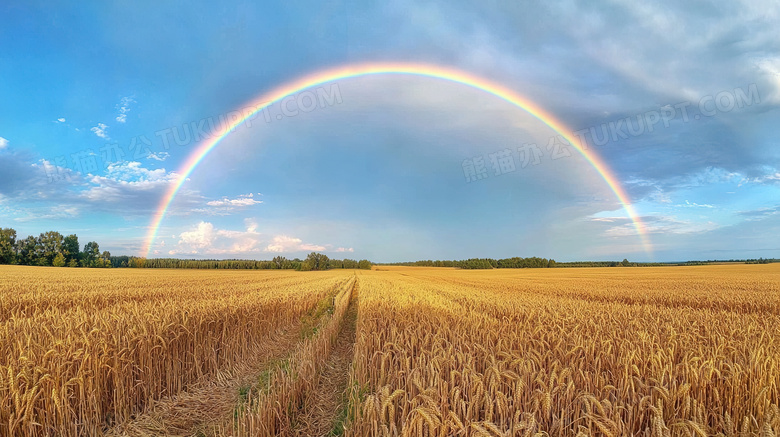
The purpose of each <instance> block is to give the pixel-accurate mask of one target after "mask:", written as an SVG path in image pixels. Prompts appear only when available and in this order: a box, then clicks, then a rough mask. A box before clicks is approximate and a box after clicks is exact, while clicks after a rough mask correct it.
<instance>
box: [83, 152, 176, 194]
mask: <svg viewBox="0 0 780 437" xmlns="http://www.w3.org/2000/svg"><path fill="white" fill-rule="evenodd" d="M89 176H90V177H89V182H90V183H91V184H92V185H93V186H92V187H91V188H89V189H87V190H85V191H83V192H82V193H81V195H80V196H81V197H82V198H84V199H88V200H93V201H99V202H105V201H122V202H124V201H128V200H130V199H133V198H136V197H138V196H139V195H140V194H149V195H153V194H156V193H159V192H160V191H162V190H164V189H165V188H167V187H168V186H169V185H170V184H173V183H176V182H178V181H179V179H180V178H179V175H178V174H177V173H175V172H170V173H169V172H167V171H165V169H164V168H159V169H154V170H151V169H148V168H144V167H142V166H141V163H140V162H135V161H131V162H118V163H113V164H109V166H108V168H107V169H106V173H105V175H103V176H97V175H89Z"/></svg>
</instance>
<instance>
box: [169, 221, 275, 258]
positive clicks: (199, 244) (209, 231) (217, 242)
mask: <svg viewBox="0 0 780 437" xmlns="http://www.w3.org/2000/svg"><path fill="white" fill-rule="evenodd" d="M162 246H164V244H162V243H161V244H160V247H162ZM261 251H262V250H261V234H260V233H259V232H257V230H256V225H253V224H252V223H248V224H247V229H246V230H244V231H236V230H228V229H217V228H215V227H214V225H213V224H212V223H209V222H204V221H201V222H200V223H198V224H197V225H196V226H195V227H194V228H193V229H191V230H189V231H185V232H182V233H181V234H179V241H178V243H177V244H176V246H175V247H174V248H173V249H171V250H169V251H168V254H169V255H247V254H258V253H260V252H261Z"/></svg>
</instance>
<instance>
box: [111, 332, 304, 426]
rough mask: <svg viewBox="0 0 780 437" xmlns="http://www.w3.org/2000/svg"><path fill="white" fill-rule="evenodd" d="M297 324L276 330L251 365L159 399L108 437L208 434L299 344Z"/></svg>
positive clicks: (264, 343)
mask: <svg viewBox="0 0 780 437" xmlns="http://www.w3.org/2000/svg"><path fill="white" fill-rule="evenodd" d="M300 328H301V327H300V324H299V323H295V324H293V325H290V326H287V327H285V328H282V329H280V330H278V331H276V332H275V333H274V334H271V335H269V336H268V338H267V339H266V341H264V342H263V349H262V350H261V351H259V353H258V356H261V357H263V358H262V359H259V360H257V361H256V362H254V363H250V364H248V365H245V366H242V367H241V368H237V369H234V370H233V371H232V372H231V373H229V374H222V375H218V376H217V378H215V380H212V381H209V382H207V383H204V384H202V385H199V386H195V387H193V388H192V389H190V390H187V391H186V392H182V393H178V394H177V395H175V396H172V397H169V398H164V399H161V400H160V401H157V402H155V403H154V404H153V405H152V406H151V408H149V409H147V410H146V411H145V412H144V413H142V414H141V415H139V416H138V417H137V418H135V420H133V421H131V422H126V423H122V424H119V425H118V426H116V427H114V428H113V429H111V430H109V431H108V432H106V434H105V435H106V436H110V437H119V436H122V437H141V436H143V437H147V436H160V435H164V436H182V437H184V436H193V435H209V434H211V431H212V430H211V427H212V426H213V425H214V424H216V423H218V422H219V421H220V420H222V419H224V417H225V416H228V415H230V414H231V412H232V410H233V409H234V408H235V406H236V405H237V404H238V403H239V402H240V398H241V393H242V387H245V386H247V387H248V386H250V385H251V384H252V383H253V382H254V381H255V380H256V378H257V374H258V373H260V372H261V371H262V369H264V368H266V367H267V366H268V363H270V362H273V361H274V360H278V359H281V358H283V357H286V356H287V355H288V354H289V353H290V350H292V349H293V348H294V347H295V344H296V343H297V342H298V341H300Z"/></svg>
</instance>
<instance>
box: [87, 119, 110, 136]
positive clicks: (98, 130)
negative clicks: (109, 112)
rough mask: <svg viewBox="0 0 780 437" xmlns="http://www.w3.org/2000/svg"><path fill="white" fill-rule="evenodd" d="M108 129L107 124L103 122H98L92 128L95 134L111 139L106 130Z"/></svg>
mask: <svg viewBox="0 0 780 437" xmlns="http://www.w3.org/2000/svg"><path fill="white" fill-rule="evenodd" d="M107 129H108V126H107V125H105V124H103V123H98V125H97V126H95V127H93V128H92V129H90V130H91V131H92V132H94V134H95V135H97V136H99V137H100V138H105V139H109V138H108V133H107V132H106V130H107Z"/></svg>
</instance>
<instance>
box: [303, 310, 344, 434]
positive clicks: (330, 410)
mask: <svg viewBox="0 0 780 437" xmlns="http://www.w3.org/2000/svg"><path fill="white" fill-rule="evenodd" d="M356 322H357V298H356V297H355V296H353V298H352V301H351V302H350V304H349V307H348V308H347V312H346V313H345V315H344V321H343V322H342V326H341V331H340V332H339V336H338V337H337V339H336V344H335V345H334V346H333V349H332V350H331V353H330V356H329V357H328V360H327V361H326V362H325V365H324V366H323V368H322V370H321V371H320V374H319V376H318V378H317V384H316V387H315V389H314V391H313V392H312V393H310V394H309V396H308V398H307V399H306V400H305V407H304V409H303V411H300V412H299V413H298V414H297V415H296V418H295V423H296V428H295V431H294V433H295V435H297V436H314V437H318V436H326V435H340V434H339V433H340V431H341V428H340V426H343V424H340V421H341V420H343V419H344V417H341V415H342V412H343V411H344V408H345V405H344V403H345V402H346V400H347V393H346V390H347V384H348V382H349V368H350V365H351V364H352V358H353V351H354V345H355V332H356V331H355V324H356Z"/></svg>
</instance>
